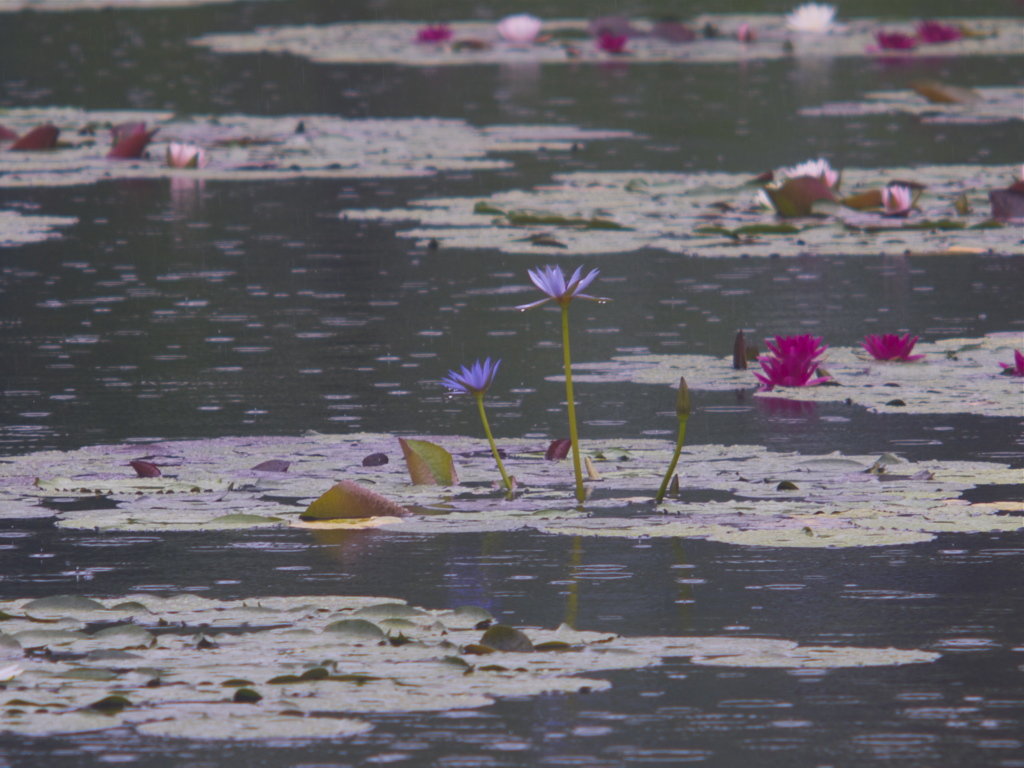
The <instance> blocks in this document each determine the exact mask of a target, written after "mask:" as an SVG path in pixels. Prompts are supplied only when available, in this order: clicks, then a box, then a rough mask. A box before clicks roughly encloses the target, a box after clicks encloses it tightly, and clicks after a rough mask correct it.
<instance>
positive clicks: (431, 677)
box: [0, 594, 939, 740]
mask: <svg viewBox="0 0 1024 768" xmlns="http://www.w3.org/2000/svg"><path fill="white" fill-rule="evenodd" d="M0 618H2V627H3V631H2V632H0V702H2V709H0V731H7V732H13V733H20V734H27V735H53V734H65V733H74V732H83V731H97V730H105V729H110V728H122V727H131V728H133V729H134V730H135V731H136V732H138V733H141V734H144V735H150V736H181V737H188V738H190V739H232V740H253V739H273V738H282V737H283V738H288V739H290V740H295V739H299V740H303V739H306V740H308V739H320V738H337V737H342V736H349V735H353V734H357V733H361V732H364V731H367V730H370V729H371V728H372V727H373V726H372V725H371V724H370V723H369V722H367V721H366V720H365V719H359V718H357V717H353V716H354V715H362V716H365V715H367V714H371V713H382V712H423V711H439V710H451V709H466V708H473V707H484V706H487V705H489V704H491V703H493V701H494V698H495V697H498V696H536V695H539V694H542V693H548V692H577V691H593V690H604V689H607V688H610V687H611V685H610V683H609V682H608V681H607V680H604V679H601V678H596V677H592V676H586V677H584V676H581V675H593V674H594V673H596V672H601V671H604V670H611V669H637V668H642V667H650V666H655V665H657V664H660V663H661V661H662V659H663V658H666V657H688V658H690V660H691V662H692V663H695V664H702V665H711V666H730V667H748V666H749V667H778V668H790V669H799V668H814V669H825V668H838V667H863V666H897V665H903V664H920V663H928V662H931V661H934V660H935V659H937V658H939V654H938V653H934V652H930V651H924V650H913V649H911V650H905V649H895V648H858V647H841V646H800V645H798V644H797V643H795V642H792V641H789V640H780V639H760V638H737V637H631V638H625V637H618V636H615V635H611V634H605V633H598V632H579V631H576V630H573V629H571V628H570V627H568V626H566V625H564V624H563V625H562V626H561V627H559V628H558V629H557V630H541V629H529V628H528V629H526V630H525V631H524V630H519V629H514V628H512V627H504V626H502V625H495V624H493V619H492V617H491V616H490V615H488V614H487V612H486V611H484V610H483V609H481V608H478V607H475V606H462V607H458V608H455V609H453V610H433V611H430V610H425V609H421V608H416V607H414V606H411V605H407V604H406V603H404V602H400V601H390V600H389V601H382V600H381V599H380V598H366V597H288V598H285V597H265V598H260V599H259V600H251V601H226V602H222V601H217V600H210V599H206V598H201V597H196V596H194V595H179V596H173V597H157V596H154V595H145V594H136V595H132V596H130V597H127V598H124V599H121V600H117V599H114V600H109V599H108V600H103V601H102V602H101V601H98V600H91V599H88V598H82V597H49V598H42V599H37V600H15V601H9V602H4V603H0Z"/></svg>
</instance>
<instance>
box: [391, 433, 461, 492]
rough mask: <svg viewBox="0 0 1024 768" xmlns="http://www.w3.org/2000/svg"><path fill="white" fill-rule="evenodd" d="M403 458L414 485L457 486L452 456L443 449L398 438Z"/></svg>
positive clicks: (430, 444) (457, 478)
mask: <svg viewBox="0 0 1024 768" xmlns="http://www.w3.org/2000/svg"><path fill="white" fill-rule="evenodd" d="M398 443H399V445H401V446H402V455H403V456H405V463H406V466H407V467H408V468H409V476H410V477H411V478H412V481H413V483H415V484H416V485H458V484H459V476H458V474H457V473H456V472H455V462H454V460H453V459H452V455H451V454H450V453H448V451H446V450H445V449H444V448H442V447H441V446H439V445H436V444H434V443H431V442H428V441H426V440H406V439H404V438H401V437H400V438H398Z"/></svg>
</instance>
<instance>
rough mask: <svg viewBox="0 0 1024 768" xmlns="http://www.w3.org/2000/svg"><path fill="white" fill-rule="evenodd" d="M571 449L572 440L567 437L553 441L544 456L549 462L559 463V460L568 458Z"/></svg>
mask: <svg viewBox="0 0 1024 768" xmlns="http://www.w3.org/2000/svg"><path fill="white" fill-rule="evenodd" d="M571 449H572V440H570V439H569V438H567V437H563V438H560V439H558V440H552V441H551V445H549V446H548V450H547V452H546V453H545V454H544V458H545V459H547V460H548V461H558V460H559V459H564V458H565V457H566V456H568V455H569V451H570V450H571Z"/></svg>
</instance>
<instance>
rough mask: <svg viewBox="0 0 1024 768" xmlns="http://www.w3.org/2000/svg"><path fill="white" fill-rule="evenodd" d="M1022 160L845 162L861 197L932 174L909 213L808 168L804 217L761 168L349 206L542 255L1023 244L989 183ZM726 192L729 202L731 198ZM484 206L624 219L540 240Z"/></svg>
mask: <svg viewBox="0 0 1024 768" xmlns="http://www.w3.org/2000/svg"><path fill="white" fill-rule="evenodd" d="M1018 172H1019V168H1018V167H1017V166H973V165H972V166H923V167H917V168H890V169H873V170H872V169H857V168H844V169H842V179H843V192H844V194H845V195H847V196H850V197H852V198H853V199H854V200H859V199H861V197H862V196H863V195H864V194H865V193H870V192H871V191H872V190H875V191H877V190H879V189H880V188H882V187H885V186H886V185H887V184H889V183H892V182H894V181H902V182H904V183H906V182H907V180H912V181H913V182H915V183H917V184H922V185H925V187H926V189H925V190H924V191H923V193H922V194H921V196H920V197H919V198H918V199H917V201H916V204H915V209H914V211H912V212H911V214H910V215H909V216H908V217H906V218H905V219H900V220H898V221H897V220H894V219H890V218H885V217H883V216H882V215H881V214H880V213H878V212H863V211H858V210H853V209H851V208H847V207H845V206H843V205H839V204H836V203H830V202H828V199H827V198H828V196H829V195H828V194H825V190H823V189H822V188H821V187H823V185H821V184H820V182H817V180H814V179H807V178H804V179H797V180H790V182H788V185H789V186H788V187H784V188H790V187H799V186H801V185H812V186H814V187H815V188H814V189H810V190H804V191H803V192H805V194H803V193H802V194H795V195H789V196H786V197H785V198H784V202H785V203H786V205H787V207H786V209H785V213H786V215H787V216H793V217H795V218H787V219H785V220H780V218H779V217H778V216H776V215H775V213H774V212H771V211H766V210H765V209H764V208H763V207H762V205H761V204H760V202H759V197H758V193H759V191H761V190H760V188H759V187H757V186H752V185H750V184H749V183H748V182H749V180H750V178H751V177H752V176H753V174H731V173H713V172H698V173H657V172H652V173H643V174H637V173H636V172H593V171H581V172H577V173H569V174H556V175H555V177H554V183H552V184H548V185H544V186H542V187H537V188H535V189H533V190H511V191H506V192H499V193H497V194H494V195H492V196H490V197H488V198H486V199H484V200H481V199H480V198H478V197H477V198H426V199H422V200H416V201H413V202H412V203H411V204H410V206H409V207H407V208H397V209H363V210H351V209H346V210H345V211H344V212H343V213H342V214H341V215H342V217H343V218H346V219H349V220H352V219H359V220H379V221H387V222H391V223H393V224H395V225H396V226H397V228H398V233H397V234H398V236H399V237H407V238H412V239H415V240H418V241H421V242H424V243H429V242H431V241H435V240H436V241H437V242H439V243H441V244H442V245H444V246H445V247H446V248H472V249H494V250H498V251H501V252H503V253H514V254H527V255H530V256H536V255H537V254H538V253H544V254H546V255H548V256H551V257H554V256H557V255H565V256H569V257H577V256H580V255H582V254H590V255H596V254H604V253H607V254H622V253H630V252H635V251H640V250H645V249H654V250H663V251H668V252H670V253H679V254H686V255H689V256H709V257H716V258H718V257H728V256H732V257H747V256H765V257H767V256H798V255H805V254H815V255H836V256H860V255H863V256H869V255H870V256H877V255H879V254H899V255H905V254H911V255H912V254H917V253H957V252H960V253H962V252H964V251H965V250H968V251H969V252H978V253H980V252H986V253H987V252H992V253H998V254H1006V255H1016V254H1017V253H1018V252H1019V250H1020V242H1019V241H1020V236H1019V229H1018V228H1015V227H1012V226H1003V225H1001V224H999V223H998V222H995V223H993V222H991V221H990V219H989V218H988V215H987V214H988V212H989V211H990V210H991V206H990V204H989V200H988V196H987V190H989V189H993V188H1000V187H1004V186H1005V185H1006V184H1007V183H1009V182H1011V181H1013V179H1015V178H1016V174H1017V173H1018ZM765 191H768V190H765ZM772 193H774V194H776V195H779V194H780V193H779V191H777V190H773V191H772ZM963 199H966V201H967V208H968V209H972V210H974V211H975V213H974V214H968V215H961V214H960V213H958V210H960V211H962V210H964V208H963V203H962V200H963ZM723 200H728V201H729V205H728V206H724V207H723V206H722V205H721V203H722V201H723ZM858 204H860V203H858ZM812 205H813V209H812V208H811V206H812ZM481 206H483V207H484V208H486V209H495V210H500V211H509V210H523V209H530V210H543V211H545V212H547V213H548V214H549V215H550V216H560V217H563V219H565V220H567V221H568V220H585V219H587V218H590V217H592V216H593V215H594V212H595V211H614V222H615V224H616V226H617V227H618V228H617V229H594V228H589V229H588V228H583V227H578V226H577V227H568V226H567V227H561V228H559V229H558V240H557V244H556V245H555V244H550V243H548V242H547V241H546V240H543V239H541V240H538V239H537V238H536V237H535V236H534V235H536V233H535V232H532V231H531V230H532V225H526V226H516V225H515V224H514V223H513V221H512V220H510V219H509V218H508V217H507V216H501V217H497V218H493V217H487V216H481V215H479V213H477V211H478V210H481ZM812 213H813V214H814V215H810V214H812ZM410 222H411V223H412V224H411V225H410ZM410 227H411V228H410ZM524 234H526V235H527V236H526V237H524Z"/></svg>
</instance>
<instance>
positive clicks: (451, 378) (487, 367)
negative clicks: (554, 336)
mask: <svg viewBox="0 0 1024 768" xmlns="http://www.w3.org/2000/svg"><path fill="white" fill-rule="evenodd" d="M500 365H501V360H495V361H494V362H493V363H492V362H491V358H489V357H488V358H487V359H486V360H483V361H480V360H477V361H476V362H475V363H473V365H471V366H470V367H469V368H467V367H466V366H464V365H463V366H462V370H460V371H448V375H447V376H445V377H444V378H443V379H441V383H442V384H444V385H445V386H446V387H448V388H449V389H454V390H455V391H456V392H464V393H466V394H467V395H472V396H473V397H474V398H476V405H477V408H478V409H479V411H480V421H482V422H483V425H484V434H486V435H487V442H488V443H490V445H491V453H492V454H493V455H494V460H495V461H496V462H497V464H498V471H499V472H501V481H502V483H504V485H505V490H506V491H508V494H509V498H511V497H512V490H513V489H514V488H515V483H514V482H513V480H512V478H510V477H509V476H508V472H506V471H505V465H504V464H503V463H502V461H501V454H500V453H499V452H498V446H497V444H496V443H495V442H494V435H492V434H491V425H490V424H489V423H488V422H487V411H485V410H484V394H485V393H486V392H487V390H488V389H490V388H491V382H493V381H494V374H496V373H497V372H498V366H500Z"/></svg>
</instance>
